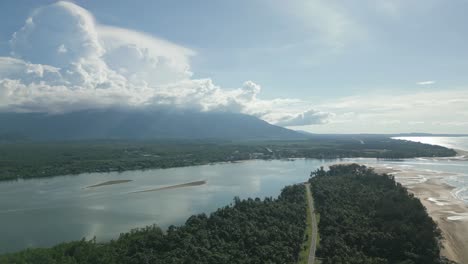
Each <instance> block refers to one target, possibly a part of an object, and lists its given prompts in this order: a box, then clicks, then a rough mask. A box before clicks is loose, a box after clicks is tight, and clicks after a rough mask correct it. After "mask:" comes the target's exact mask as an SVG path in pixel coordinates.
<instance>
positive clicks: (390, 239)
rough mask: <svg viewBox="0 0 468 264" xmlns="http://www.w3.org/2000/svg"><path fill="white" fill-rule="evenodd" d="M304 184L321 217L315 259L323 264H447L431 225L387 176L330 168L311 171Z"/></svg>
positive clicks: (416, 204) (350, 167)
mask: <svg viewBox="0 0 468 264" xmlns="http://www.w3.org/2000/svg"><path fill="white" fill-rule="evenodd" d="M309 182H310V184H311V190H312V193H313V197H314V203H315V206H316V210H317V212H318V214H320V222H319V234H320V244H319V247H318V249H317V256H318V257H319V258H320V259H322V263H323V264H340V263H350V264H352V263H356V264H357V263H360V264H363V263H364V264H365V263H369V264H370V263H375V264H377V263H378V264H384V263H401V264H403V263H405V264H432V263H434V264H435V263H449V262H448V261H447V260H444V259H442V258H441V257H440V246H441V244H440V240H441V239H442V237H441V232H440V230H439V229H438V227H437V225H436V223H434V221H433V220H432V218H430V217H429V216H428V214H427V212H426V210H425V208H424V206H423V205H422V204H421V202H420V201H419V199H417V198H415V197H414V196H413V195H412V194H410V193H408V191H407V190H406V189H405V188H404V187H403V186H402V185H401V184H399V183H396V182H395V180H394V179H393V178H392V176H389V175H386V174H383V175H379V174H377V173H375V172H374V171H373V169H371V168H367V167H365V166H360V165H357V164H352V165H334V166H331V167H330V168H329V170H328V171H326V170H324V169H323V168H321V169H318V170H316V171H314V172H312V174H311V178H310V180H309Z"/></svg>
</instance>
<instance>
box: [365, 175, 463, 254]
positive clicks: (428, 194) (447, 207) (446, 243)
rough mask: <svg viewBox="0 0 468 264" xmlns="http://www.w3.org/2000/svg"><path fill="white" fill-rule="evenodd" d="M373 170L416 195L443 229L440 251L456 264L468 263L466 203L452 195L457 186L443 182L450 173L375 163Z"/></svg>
mask: <svg viewBox="0 0 468 264" xmlns="http://www.w3.org/2000/svg"><path fill="white" fill-rule="evenodd" d="M374 168H375V170H376V172H379V173H387V174H391V175H394V176H395V180H396V181H397V182H399V183H401V184H402V185H403V186H405V187H406V188H407V189H408V191H409V192H410V193H412V194H414V196H415V197H417V198H419V200H420V201H421V203H422V204H423V205H424V207H426V210H427V213H428V214H429V216H431V217H432V219H433V220H434V221H435V222H436V223H437V225H438V226H439V228H440V230H441V231H442V235H443V240H442V245H443V248H442V250H441V254H442V255H443V256H445V257H447V258H448V259H450V260H453V261H456V262H457V263H468V235H467V234H468V204H467V203H465V202H464V201H462V200H459V199H457V198H456V197H455V196H454V195H453V191H454V190H455V189H456V188H455V187H453V186H450V185H448V184H446V183H445V182H444V181H443V178H444V177H447V176H452V175H453V174H450V173H441V172H434V171H420V170H399V169H393V168H388V167H378V166H374Z"/></svg>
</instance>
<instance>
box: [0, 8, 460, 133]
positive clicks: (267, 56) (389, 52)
mask: <svg viewBox="0 0 468 264" xmlns="http://www.w3.org/2000/svg"><path fill="white" fill-rule="evenodd" d="M285 3H286V2H285V1H280V0H239V1H217V0H204V1H182V0H174V1H154V0H135V1H123V0H121V1H118V0H117V1H116V0H114V1H104V0H101V1H91V0H77V1H73V2H72V1H58V2H57V1H50V0H28V1H27V0H15V1H13V0H11V1H1V2H0V17H1V18H0V22H1V23H0V111H4V112H5V111H6V112H12V111H13V112H47V113H50V114H60V113H63V112H69V111H79V110H85V109H95V108H109V107H129V108H142V107H147V108H171V109H172V108H173V109H190V110H194V111H226V112H238V113H244V114H249V115H254V116H257V117H259V118H261V119H263V120H266V121H268V122H270V123H272V124H276V125H280V126H284V127H288V128H292V129H298V130H304V131H309V132H313V133H403V132H428V133H468V74H466V72H467V70H468V27H467V26H466V25H468V17H467V16H466V15H465V11H466V10H468V1H466V0H451V1H446V0H412V1H407V0H406V1H405V0H347V1H336V0H303V1H299V0H291V1H287V4H285Z"/></svg>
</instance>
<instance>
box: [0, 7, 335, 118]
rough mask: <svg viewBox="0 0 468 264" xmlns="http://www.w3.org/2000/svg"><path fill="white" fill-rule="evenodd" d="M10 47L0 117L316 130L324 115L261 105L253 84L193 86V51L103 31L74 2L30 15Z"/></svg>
mask: <svg viewBox="0 0 468 264" xmlns="http://www.w3.org/2000/svg"><path fill="white" fill-rule="evenodd" d="M10 47H11V52H10V56H9V57H0V110H1V111H20V112H48V113H60V112H67V111H77V110H84V109H93V108H107V107H115V106H119V107H172V108H184V109H193V110H197V111H229V112H239V113H245V114H250V115H255V116H257V117H259V118H263V119H264V120H266V121H268V122H271V123H277V124H283V125H288V123H289V124H293V123H294V124H295V125H301V124H304V125H305V124H315V123H321V122H318V121H317V120H319V119H320V118H324V119H325V118H326V115H327V113H323V112H318V111H315V110H311V109H309V108H308V107H307V106H306V103H305V102H303V101H302V100H297V99H273V100H262V99H260V98H259V97H258V95H259V94H260V92H261V87H260V85H258V84H256V83H254V82H253V81H246V82H245V83H244V84H243V85H242V87H240V88H235V89H224V88H221V87H219V86H217V85H216V84H214V83H213V81H212V80H211V79H193V78H192V72H191V69H190V57H191V56H194V55H195V54H196V53H195V52H194V51H193V50H191V49H189V48H186V47H183V46H180V45H177V44H174V43H171V42H170V41H167V40H163V39H159V38H156V37H153V36H150V35H148V34H145V33H142V32H137V31H134V30H129V29H124V28H118V27H112V26H106V25H101V24H99V23H97V22H96V21H95V19H94V17H93V15H92V14H91V13H89V12H88V11H87V10H85V9H83V8H81V7H79V6H77V5H76V4H74V3H71V2H57V3H54V4H51V5H47V6H44V7H41V8H38V9H37V10H35V11H34V12H33V13H32V15H31V16H30V17H29V18H27V19H26V21H25V23H24V26H23V27H22V28H20V29H19V30H18V31H17V32H15V33H14V34H13V36H12V38H11V40H10ZM297 113H301V114H297ZM288 120H289V122H288Z"/></svg>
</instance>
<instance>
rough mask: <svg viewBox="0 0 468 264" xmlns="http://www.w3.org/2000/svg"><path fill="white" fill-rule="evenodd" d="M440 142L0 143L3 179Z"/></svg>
mask: <svg viewBox="0 0 468 264" xmlns="http://www.w3.org/2000/svg"><path fill="white" fill-rule="evenodd" d="M455 154H456V153H455V151H453V150H451V149H447V148H443V147H439V146H431V145H425V144H421V143H415V142H405V141H401V140H392V139H390V138H386V137H378V136H369V137H360V138H355V137H344V136H337V137H330V136H329V137H317V138H312V139H310V140H300V141H242V142H227V141H206V140H205V141H180V140H179V141H169V140H166V141H67V142H29V141H16V142H10V143H6V142H3V143H0V180H12V179H18V178H34V177H48V176H57V175H66V174H78V173H86V172H109V171H125V170H140V169H149V168H170V167H181V166H191V165H201V164H208V163H213V162H225V161H239V160H248V159H283V158H318V159H334V158H346V157H349V158H352V157H375V158H411V157H428V156H429V157H432V156H454V155H455Z"/></svg>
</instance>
